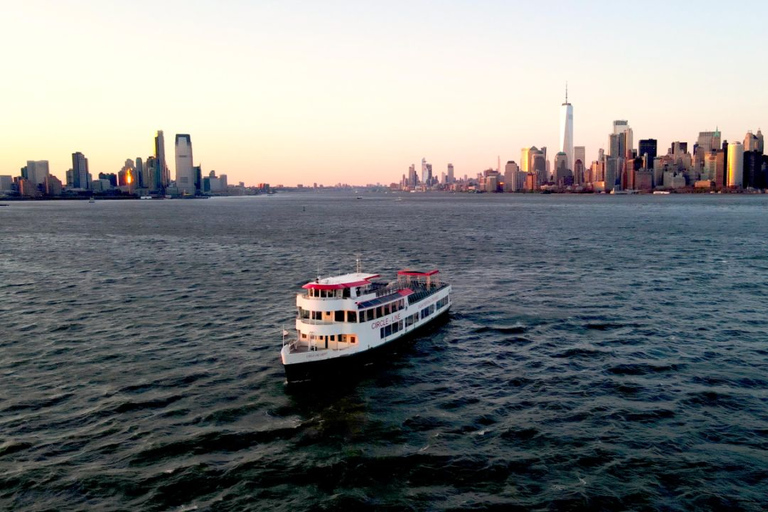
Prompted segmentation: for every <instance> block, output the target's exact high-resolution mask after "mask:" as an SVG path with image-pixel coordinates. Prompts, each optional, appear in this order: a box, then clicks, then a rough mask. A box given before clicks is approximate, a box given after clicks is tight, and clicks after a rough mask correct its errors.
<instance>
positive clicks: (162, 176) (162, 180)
mask: <svg viewBox="0 0 768 512" xmlns="http://www.w3.org/2000/svg"><path fill="white" fill-rule="evenodd" d="M154 174H155V182H154V188H155V189H157V190H160V191H165V188H166V187H167V186H168V185H169V183H170V181H171V177H170V175H169V170H168V164H167V163H166V160H165V137H164V136H163V130H158V131H157V135H156V136H155V173H154Z"/></svg>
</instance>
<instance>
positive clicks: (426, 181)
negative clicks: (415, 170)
mask: <svg viewBox="0 0 768 512" xmlns="http://www.w3.org/2000/svg"><path fill="white" fill-rule="evenodd" d="M421 183H422V184H423V185H428V184H429V175H428V174H427V159H426V158H422V159H421Z"/></svg>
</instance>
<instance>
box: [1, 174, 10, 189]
mask: <svg viewBox="0 0 768 512" xmlns="http://www.w3.org/2000/svg"><path fill="white" fill-rule="evenodd" d="M12 191H13V176H10V175H4V176H0V192H12Z"/></svg>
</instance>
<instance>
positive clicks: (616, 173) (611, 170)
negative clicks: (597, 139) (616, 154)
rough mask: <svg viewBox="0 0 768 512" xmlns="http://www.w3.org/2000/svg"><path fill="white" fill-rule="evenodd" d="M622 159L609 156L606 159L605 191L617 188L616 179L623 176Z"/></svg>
mask: <svg viewBox="0 0 768 512" xmlns="http://www.w3.org/2000/svg"><path fill="white" fill-rule="evenodd" d="M621 163H622V159H620V158H613V157H608V158H606V160H605V191H606V192H610V191H612V190H614V189H615V188H616V179H617V178H619V177H620V176H621V167H620V164H621Z"/></svg>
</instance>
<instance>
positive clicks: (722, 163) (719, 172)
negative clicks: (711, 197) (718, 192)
mask: <svg viewBox="0 0 768 512" xmlns="http://www.w3.org/2000/svg"><path fill="white" fill-rule="evenodd" d="M728 146H729V144H728V141H727V140H725V141H723V146H722V149H718V150H717V156H716V157H715V161H716V167H715V187H716V188H722V187H725V186H726V185H727V184H728V181H727V178H728Z"/></svg>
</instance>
